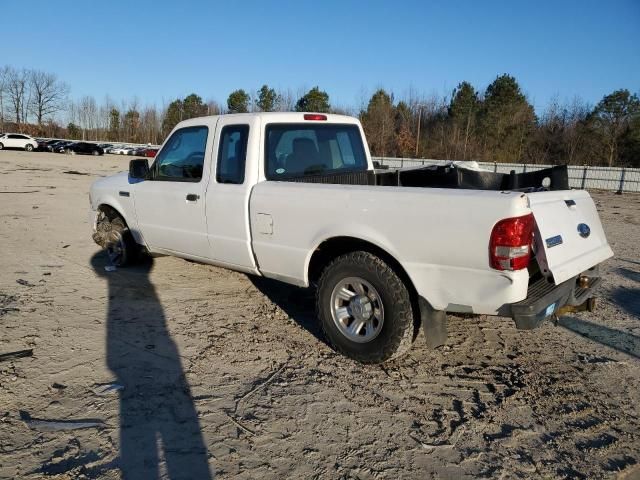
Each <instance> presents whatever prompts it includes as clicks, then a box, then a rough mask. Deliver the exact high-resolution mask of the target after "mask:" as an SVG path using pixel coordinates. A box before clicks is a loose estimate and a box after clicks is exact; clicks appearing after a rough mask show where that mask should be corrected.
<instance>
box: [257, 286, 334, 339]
mask: <svg viewBox="0 0 640 480" xmlns="http://www.w3.org/2000/svg"><path fill="white" fill-rule="evenodd" d="M247 278H248V279H249V281H250V282H251V283H252V284H253V285H254V287H256V288H257V289H258V290H259V291H260V292H261V293H262V294H263V295H264V296H265V297H267V298H268V299H269V300H271V301H272V302H273V303H275V304H276V305H278V306H279V307H280V308H281V309H282V310H283V311H284V312H285V313H286V314H287V315H289V317H290V318H292V319H293V320H294V321H295V322H296V323H297V324H298V325H300V326H301V327H302V328H304V329H305V330H307V331H308V332H309V333H311V334H312V335H313V336H314V337H316V339H318V340H320V341H321V342H324V343H326V339H325V338H324V335H323V334H322V329H321V328H320V321H319V320H318V318H317V316H316V310H315V301H316V299H315V289H313V288H300V287H296V286H293V285H289V284H287V283H283V282H279V281H277V280H272V279H270V278H265V277H258V276H255V275H247Z"/></svg>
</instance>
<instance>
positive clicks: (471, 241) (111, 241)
mask: <svg viewBox="0 0 640 480" xmlns="http://www.w3.org/2000/svg"><path fill="white" fill-rule="evenodd" d="M90 203H91V221H92V224H93V227H94V240H95V241H96V243H98V244H99V245H101V246H102V247H104V248H105V249H106V250H107V253H108V256H109V259H110V261H111V262H112V263H113V264H114V265H116V266H124V265H126V264H127V263H130V262H131V261H132V260H133V259H134V258H135V256H136V255H137V253H138V252H139V251H141V250H144V251H146V252H148V253H150V254H152V255H174V256H178V257H182V258H186V259H190V260H195V261H198V262H202V263H208V264H212V265H218V266H222V267H226V268H230V269H233V270H237V271H241V272H246V273H248V274H251V275H262V276H265V277H269V278H273V279H277V280H281V281H283V282H287V283H290V284H293V285H298V286H303V287H308V286H316V287H317V289H316V291H317V293H316V298H317V315H318V318H319V321H320V323H321V325H322V328H323V331H324V333H325V335H326V337H327V339H328V341H329V342H330V343H331V344H332V345H333V346H334V348H335V349H336V350H338V351H340V352H342V353H343V354H345V355H347V356H349V357H351V358H354V359H356V360H358V361H361V362H367V363H379V362H384V361H386V360H389V359H391V358H395V357H397V356H399V355H401V354H402V353H404V352H406V351H407V350H408V349H409V347H410V346H411V344H412V342H413V341H414V340H415V338H416V336H417V333H418V331H419V330H418V328H419V327H420V326H422V327H423V329H424V332H425V335H426V338H427V343H428V344H429V345H430V346H432V347H435V346H438V345H441V344H443V343H444V341H445V340H446V312H456V313H465V314H484V315H501V316H506V317H511V318H513V319H514V320H515V323H516V326H517V327H518V328H522V329H529V328H533V327H535V326H537V325H538V324H540V323H541V322H542V321H543V320H545V319H547V318H549V317H553V316H555V315H558V314H560V313H562V312H564V311H567V310H571V309H573V310H587V309H588V310H591V308H592V307H593V304H594V301H593V299H594V290H595V287H596V286H597V285H598V284H599V282H600V276H599V274H598V264H599V263H600V262H602V261H604V260H605V259H607V258H609V257H611V256H612V255H613V252H612V251H611V249H610V248H609V245H608V244H607V240H606V238H605V234H604V231H603V229H602V225H601V223H600V219H599V218H598V214H597V212H596V208H595V205H594V203H593V201H592V199H591V197H590V196H589V194H588V193H587V192H586V191H583V190H570V189H569V188H568V181H567V175H566V167H558V168H553V169H547V170H543V171H542V172H532V173H525V174H519V175H516V174H515V172H511V174H510V175H509V174H506V175H505V174H498V173H493V172H483V171H473V170H470V169H466V168H459V167H456V166H444V167H433V168H419V169H413V170H381V169H376V168H374V164H373V162H372V160H371V157H370V154H369V150H368V147H367V144H366V142H365V141H364V133H363V130H362V127H361V125H360V123H359V122H358V120H357V119H355V118H351V117H347V116H341V115H324V114H309V113H306V114H305V113H253V114H237V115H222V116H210V117H203V118H194V119H190V120H187V121H184V122H181V123H180V124H178V125H177V126H176V127H175V129H174V130H173V131H172V132H171V134H170V135H169V136H168V138H167V140H166V141H165V143H164V144H163V146H162V148H161V149H160V151H159V152H158V154H157V156H156V158H155V161H154V162H153V164H152V165H151V166H149V165H148V163H147V160H146V159H135V160H132V161H131V163H130V166H129V172H126V173H121V174H116V175H113V176H110V177H106V178H102V179H99V180H97V181H96V182H95V183H94V184H93V186H92V187H91V193H90Z"/></svg>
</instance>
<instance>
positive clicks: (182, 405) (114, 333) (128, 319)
mask: <svg viewBox="0 0 640 480" xmlns="http://www.w3.org/2000/svg"><path fill="white" fill-rule="evenodd" d="M91 264H92V266H93V268H94V270H95V271H96V273H98V275H100V276H101V277H103V278H105V279H106V280H107V286H108V287H107V288H108V307H107V322H106V325H107V327H106V328H107V345H106V347H107V348H106V350H107V366H108V367H109V369H110V370H111V371H112V372H113V373H114V374H115V375H116V377H117V379H116V382H117V383H119V384H120V385H122V386H123V387H124V388H123V389H122V390H121V391H120V457H119V462H118V465H119V467H120V469H121V472H122V477H123V478H125V479H154V478H159V477H160V475H161V464H162V463H164V465H165V467H166V472H163V473H164V475H163V476H167V477H168V478H171V479H182V478H185V479H186V478H189V479H210V478H212V475H211V473H210V470H209V465H208V452H207V448H206V447H205V444H204V440H203V437H202V433H201V430H200V423H199V421H198V415H197V412H196V409H195V405H194V403H193V399H192V396H191V391H190V388H189V385H188V383H187V381H186V379H185V374H184V371H183V368H182V362H181V360H180V354H179V352H178V348H177V346H176V344H175V343H174V341H173V339H172V338H171V335H170V334H169V331H168V329H167V322H166V318H165V314H164V310H163V308H162V304H161V303H160V300H159V298H158V296H157V294H156V290H155V287H154V286H153V284H152V283H151V281H150V279H149V274H150V272H151V270H152V268H153V260H152V259H150V258H149V259H146V260H145V261H144V262H141V263H140V264H138V265H136V266H133V267H130V268H127V269H126V270H118V271H115V272H107V271H105V266H107V265H108V259H107V256H106V255H105V254H103V253H98V254H96V255H94V256H93V257H92V259H91Z"/></svg>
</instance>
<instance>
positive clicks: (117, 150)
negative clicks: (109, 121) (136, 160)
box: [109, 145, 129, 155]
mask: <svg viewBox="0 0 640 480" xmlns="http://www.w3.org/2000/svg"><path fill="white" fill-rule="evenodd" d="M128 150H129V147H125V146H124V145H120V146H118V147H114V148H112V149H111V151H110V152H109V153H113V154H114V155H127V152H128Z"/></svg>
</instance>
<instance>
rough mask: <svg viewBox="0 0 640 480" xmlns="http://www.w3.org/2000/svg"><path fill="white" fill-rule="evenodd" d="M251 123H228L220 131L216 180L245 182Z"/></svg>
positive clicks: (219, 181) (235, 182) (220, 181)
mask: <svg viewBox="0 0 640 480" xmlns="http://www.w3.org/2000/svg"><path fill="white" fill-rule="evenodd" d="M248 139H249V125H227V126H226V127H224V128H223V129H222V131H221V132H220V147H219V148H218V166H217V168H216V182H218V183H234V184H241V183H244V170H245V163H246V160H247V141H248Z"/></svg>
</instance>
